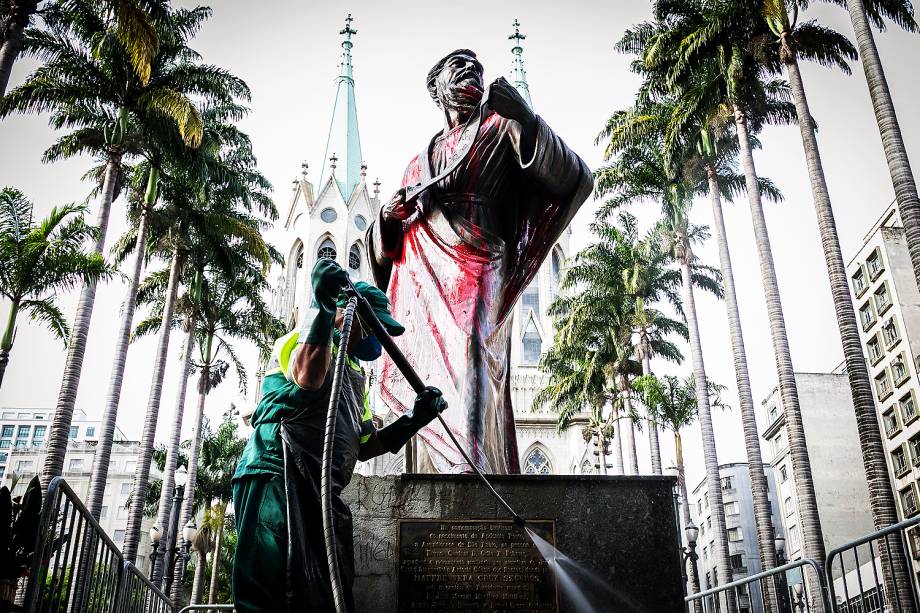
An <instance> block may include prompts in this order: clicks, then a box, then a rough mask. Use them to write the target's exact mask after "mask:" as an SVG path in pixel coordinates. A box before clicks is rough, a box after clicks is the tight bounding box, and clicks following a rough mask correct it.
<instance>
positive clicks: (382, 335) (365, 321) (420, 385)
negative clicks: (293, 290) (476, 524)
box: [348, 279, 525, 528]
mask: <svg viewBox="0 0 920 613" xmlns="http://www.w3.org/2000/svg"><path fill="white" fill-rule="evenodd" d="M348 286H349V295H350V296H355V297H357V299H358V306H357V312H358V317H359V318H360V319H361V323H362V325H365V326H367V327H368V328H370V329H371V331H372V332H373V333H374V336H376V337H377V340H378V341H380V344H381V345H382V346H383V348H384V349H386V351H387V353H388V354H390V359H392V360H393V363H394V364H396V368H398V369H399V372H401V373H402V374H403V376H404V377H405V378H406V381H408V382H409V385H410V386H411V387H412V389H413V390H414V391H415V393H416V394H421V393H422V391H424V389H425V383H424V382H423V381H422V378H421V377H419V376H418V373H416V372H415V370H414V369H413V368H412V366H411V365H410V364H409V360H407V359H406V356H405V355H404V354H403V352H402V351H401V350H400V348H399V347H397V346H396V343H395V342H394V341H393V338H392V337H391V336H390V334H389V332H387V330H386V328H384V327H383V324H382V323H380V320H379V319H377V315H376V314H375V313H374V309H373V308H372V307H371V305H370V303H369V302H368V301H367V299H366V298H365V297H364V296H362V295H361V294H360V293H359V292H358V290H356V289H355V286H354V284H353V283H352V282H351V280H350V279H349V280H348ZM438 419H439V420H440V421H441V425H442V426H443V427H444V431H445V432H447V436H449V437H450V440H451V441H453V443H454V446H455V447H456V448H457V450H458V451H459V452H460V455H462V456H463V459H464V460H466V463H467V464H469V465H470V467H472V469H473V471H475V473H476V474H477V475H479V478H480V479H482V482H483V483H484V484H485V485H486V487H487V488H488V489H489V491H490V492H492V495H493V496H495V499H496V500H498V502H500V503H501V505H502V506H503V507H505V509H507V510H508V512H509V513H510V514H511V518H512V520H513V521H514V523H515V524H517V525H518V526H521V527H522V528H523V527H524V523H525V521H524V518H523V517H521V516H520V515H518V513H517V512H516V511H515V510H514V509H512V508H511V505H510V504H508V503H507V502H506V501H505V499H504V498H502V496H501V494H499V493H498V492H496V491H495V488H494V487H492V484H491V483H489V480H488V479H486V476H485V475H484V474H482V471H480V470H479V467H478V466H476V464H474V463H473V460H472V459H471V458H470V456H469V455H468V454H467V453H466V450H465V449H464V448H463V446H462V445H460V442H459V441H458V440H457V437H455V436H454V433H453V432H451V430H450V428H449V427H448V426H447V422H445V421H444V418H443V417H441V415H440V414H439V415H438Z"/></svg>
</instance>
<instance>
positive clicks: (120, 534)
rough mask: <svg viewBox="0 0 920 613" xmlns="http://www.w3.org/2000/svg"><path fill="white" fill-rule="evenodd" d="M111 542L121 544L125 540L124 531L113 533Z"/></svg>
mask: <svg viewBox="0 0 920 613" xmlns="http://www.w3.org/2000/svg"><path fill="white" fill-rule="evenodd" d="M112 540H113V541H115V542H116V543H121V542H123V541H124V540H125V531H124V530H116V531H115V532H114V533H112Z"/></svg>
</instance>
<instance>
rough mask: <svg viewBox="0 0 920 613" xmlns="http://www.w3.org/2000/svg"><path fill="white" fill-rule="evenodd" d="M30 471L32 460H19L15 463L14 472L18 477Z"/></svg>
mask: <svg viewBox="0 0 920 613" xmlns="http://www.w3.org/2000/svg"><path fill="white" fill-rule="evenodd" d="M31 470H32V460H19V461H18V462H16V472H17V473H19V474H20V475H22V474H25V473H27V472H30V471H31Z"/></svg>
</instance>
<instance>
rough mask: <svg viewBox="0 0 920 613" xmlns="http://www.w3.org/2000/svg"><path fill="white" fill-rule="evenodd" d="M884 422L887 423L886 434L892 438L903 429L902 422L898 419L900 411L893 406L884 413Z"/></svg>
mask: <svg viewBox="0 0 920 613" xmlns="http://www.w3.org/2000/svg"><path fill="white" fill-rule="evenodd" d="M882 423H884V424H885V435H886V436H887V437H888V438H891V437H892V436H894V435H895V434H897V433H898V432H900V431H901V423H900V420H898V413H897V411H895V410H894V407H891V408H890V409H888V410H887V411H885V413H883V414H882Z"/></svg>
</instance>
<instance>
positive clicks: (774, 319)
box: [735, 106, 825, 613]
mask: <svg viewBox="0 0 920 613" xmlns="http://www.w3.org/2000/svg"><path fill="white" fill-rule="evenodd" d="M735 128H736V131H737V135H738V144H739V145H740V147H739V150H740V158H741V166H742V168H743V169H744V179H745V187H746V188H747V193H748V203H749V204H750V208H751V221H752V222H753V225H754V241H755V243H756V244H757V255H758V258H759V260H760V276H761V280H762V282H763V289H764V297H765V298H766V302H767V316H768V317H769V319H770V336H771V337H772V340H773V353H774V357H775V358H776V371H777V379H778V380H779V391H780V398H781V400H782V404H783V413H784V414H785V416H786V432H787V434H788V436H789V455H790V456H791V457H792V472H793V473H794V476H795V488H796V498H797V503H798V508H799V517H800V518H801V521H802V537H803V540H804V542H805V557H807V558H811V559H813V560H818V564H820V565H822V567H823V560H824V557H825V551H824V537H823V535H822V532H821V518H820V517H819V515H818V500H817V498H816V496H815V484H814V481H813V480H812V476H811V460H810V459H809V458H808V443H807V441H806V439H805V427H804V425H803V424H802V413H801V410H800V409H799V392H798V389H797V387H796V383H795V371H794V370H793V368H792V354H791V352H790V351H789V339H788V338H787V336H786V322H785V318H784V316H783V304H782V301H781V300H780V295H779V284H778V282H777V280H776V269H775V268H774V265H773V250H772V248H771V247H770V235H769V233H768V232H767V221H766V219H765V218H764V214H763V203H762V202H761V199H760V185H759V183H758V181H757V172H756V170H755V169H754V155H753V153H752V149H751V140H750V136H749V135H748V129H747V118H746V116H745V114H744V112H743V111H742V110H741V109H740V108H739V107H737V106H736V107H735ZM809 578H810V584H811V585H810V587H811V588H812V589H810V590H809V591H810V592H811V593H812V594H818V593H820V589H819V588H818V584H817V582H815V581H814V580H813V579H812V578H811V575H809ZM814 608H815V610H816V611H818V613H821V612H822V611H823V610H824V607H823V606H822V604H821V603H820V602H819V601H815V605H814Z"/></svg>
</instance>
